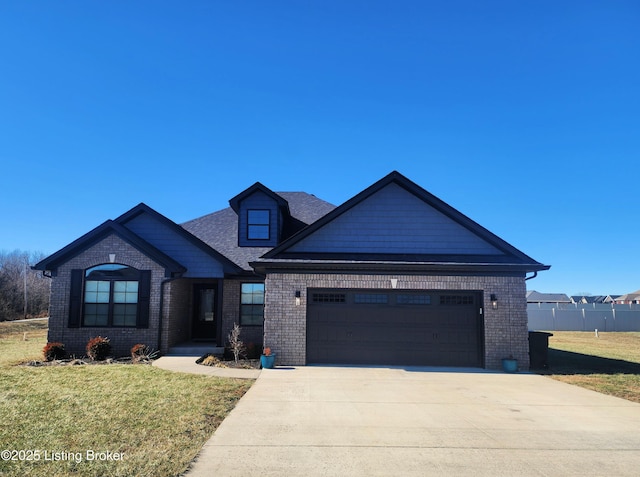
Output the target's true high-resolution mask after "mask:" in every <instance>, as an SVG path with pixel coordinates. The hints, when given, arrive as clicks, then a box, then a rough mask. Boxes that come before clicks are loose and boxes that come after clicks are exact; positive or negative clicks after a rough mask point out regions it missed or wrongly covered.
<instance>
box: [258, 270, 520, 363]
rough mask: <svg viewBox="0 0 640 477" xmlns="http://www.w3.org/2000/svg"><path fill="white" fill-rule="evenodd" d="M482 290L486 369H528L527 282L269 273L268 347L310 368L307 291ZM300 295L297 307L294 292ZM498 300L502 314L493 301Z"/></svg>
mask: <svg viewBox="0 0 640 477" xmlns="http://www.w3.org/2000/svg"><path fill="white" fill-rule="evenodd" d="M392 278H396V279H398V284H397V289H415V290H479V291H483V292H484V323H485V331H484V345H485V367H486V368H488V369H499V368H500V367H501V365H502V364H501V360H502V358H506V357H508V356H510V355H512V356H513V357H514V358H516V359H518V363H519V366H520V369H522V370H526V369H528V368H529V342H528V331H527V310H526V287H525V281H524V277H522V276H518V277H511V276H414V275H407V276H403V275H342V274H287V273H270V274H268V275H267V279H266V282H265V284H266V297H265V327H264V328H265V329H264V336H265V346H270V347H271V348H272V349H273V350H274V351H276V353H277V364H280V365H304V364H306V309H307V288H377V289H391V279H392ZM296 290H299V291H300V292H301V300H300V305H299V306H296V304H295V298H294V294H295V291H296ZM492 293H493V294H495V295H496V296H497V297H498V300H499V302H498V309H497V310H494V309H493V308H492V307H491V303H490V300H489V298H490V296H491V294H492Z"/></svg>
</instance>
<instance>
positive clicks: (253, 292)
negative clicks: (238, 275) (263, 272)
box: [240, 283, 264, 326]
mask: <svg viewBox="0 0 640 477" xmlns="http://www.w3.org/2000/svg"><path fill="white" fill-rule="evenodd" d="M263 319H264V283H243V284H242V285H241V291H240V324H241V325H243V326H246V325H249V326H251V325H262V321H263Z"/></svg>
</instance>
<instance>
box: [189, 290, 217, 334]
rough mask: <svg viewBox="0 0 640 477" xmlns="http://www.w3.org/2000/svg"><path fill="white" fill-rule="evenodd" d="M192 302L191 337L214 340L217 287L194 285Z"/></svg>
mask: <svg viewBox="0 0 640 477" xmlns="http://www.w3.org/2000/svg"><path fill="white" fill-rule="evenodd" d="M193 304H194V306H193V328H192V331H191V339H193V340H197V341H215V339H216V327H217V322H218V317H217V316H216V315H217V311H218V309H217V304H218V297H217V287H216V286H215V285H213V284H211V285H196V286H194V297H193Z"/></svg>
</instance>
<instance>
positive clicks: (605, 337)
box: [543, 331, 640, 402]
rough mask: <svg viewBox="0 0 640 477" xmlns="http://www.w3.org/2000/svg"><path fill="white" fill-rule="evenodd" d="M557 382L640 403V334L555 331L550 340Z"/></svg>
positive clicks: (552, 373)
mask: <svg viewBox="0 0 640 477" xmlns="http://www.w3.org/2000/svg"><path fill="white" fill-rule="evenodd" d="M543 374H546V375H548V376H550V377H552V378H553V379H557V380H559V381H563V382H566V383H569V384H574V385H576V386H581V387H584V388H587V389H592V390H594V391H598V392H601V393H604V394H610V395H612V396H617V397H620V398H623V399H627V400H629V401H635V402H640V333H638V332H619V333H612V332H609V333H599V336H598V337H596V336H595V333H594V332H579V331H554V332H553V336H551V337H550V338H549V370H547V371H545V372H544V373H543Z"/></svg>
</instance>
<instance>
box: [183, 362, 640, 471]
mask: <svg viewBox="0 0 640 477" xmlns="http://www.w3.org/2000/svg"><path fill="white" fill-rule="evenodd" d="M188 475H189V476H210V475H221V476H242V477H247V476H253V475H260V476H345V475H362V476H399V475H403V476H405V475H416V476H418V475H419V476H424V475H455V476H466V475H469V476H474V477H478V476H489V475H490V476H498V475H502V476H572V475H576V476H578V475H579V476H592V475H593V476H625V475H628V476H632V475H633V476H637V475H640V404H635V403H632V402H629V401H625V400H623V399H618V398H614V397H609V396H605V395H602V394H599V393H596V392H592V391H588V390H585V389H581V388H578V387H575V386H570V385H567V384H563V383H560V382H557V381H553V380H552V379H549V378H545V377H542V376H538V375H535V374H503V373H491V372H483V371H479V370H468V371H467V372H465V371H464V370H452V369H441V370H438V369H434V368H420V369H419V368H407V369H401V368H391V369H390V368H361V367H358V368H355V367H354V368H351V367H315V366H308V367H299V368H286V369H273V370H263V371H262V373H261V375H260V377H259V378H258V380H257V382H256V383H255V385H254V386H253V387H252V388H251V389H250V390H249V392H248V393H247V394H246V395H245V396H244V397H243V398H242V399H241V400H240V402H239V403H238V405H237V407H236V408H235V409H234V410H233V411H232V412H231V414H230V415H229V416H228V418H227V419H226V420H225V421H224V422H223V423H222V425H221V426H220V427H219V428H218V430H217V431H216V433H215V434H214V436H213V437H212V438H211V439H210V440H209V442H207V444H206V445H205V446H204V448H203V450H202V452H201V454H200V455H199V457H198V458H197V459H196V461H195V462H194V464H193V467H192V469H191V470H190V471H189V473H188Z"/></svg>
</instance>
